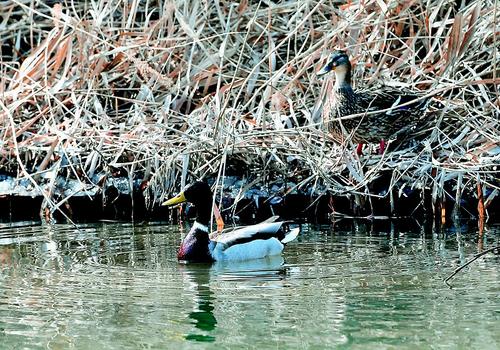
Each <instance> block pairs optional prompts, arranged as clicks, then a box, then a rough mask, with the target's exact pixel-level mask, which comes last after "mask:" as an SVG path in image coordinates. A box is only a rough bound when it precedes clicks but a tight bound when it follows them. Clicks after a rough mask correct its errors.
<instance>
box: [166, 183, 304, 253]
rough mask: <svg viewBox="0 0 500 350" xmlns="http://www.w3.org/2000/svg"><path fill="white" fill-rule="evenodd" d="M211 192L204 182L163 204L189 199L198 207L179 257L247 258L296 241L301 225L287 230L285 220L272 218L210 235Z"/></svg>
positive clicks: (277, 250) (190, 187)
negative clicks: (279, 220) (278, 220)
mask: <svg viewBox="0 0 500 350" xmlns="http://www.w3.org/2000/svg"><path fill="white" fill-rule="evenodd" d="M212 196H213V194H212V191H211V189H210V187H209V186H208V185H207V184H206V183H204V182H201V181H198V182H195V183H193V184H191V185H189V186H187V187H186V188H185V189H184V191H182V192H181V193H179V194H178V195H177V196H176V197H174V198H172V199H169V200H168V201H166V202H165V203H164V205H169V206H170V205H176V204H179V203H183V202H190V203H193V204H194V205H195V207H196V208H197V215H196V221H195V222H194V224H193V226H192V227H191V230H190V231H189V233H188V234H187V235H186V237H184V239H183V240H182V243H181V246H180V248H179V252H178V254H177V258H178V259H179V260H182V261H188V262H213V261H244V260H251V259H261V258H264V257H266V256H273V255H277V254H280V253H281V252H282V251H283V248H284V247H285V244H286V243H288V242H290V241H292V240H294V239H295V238H296V237H297V235H298V234H299V231H300V230H299V228H295V229H293V230H290V231H287V232H286V231H285V228H286V227H288V225H286V223H285V222H283V221H281V222H276V220H277V217H271V218H269V219H267V220H266V221H264V222H261V223H260V224H257V225H250V226H243V227H237V228H232V229H227V230H223V231H222V232H221V233H220V234H219V235H215V236H214V235H210V236H212V237H214V238H211V237H210V236H209V234H208V223H209V221H210V217H211V208H212Z"/></svg>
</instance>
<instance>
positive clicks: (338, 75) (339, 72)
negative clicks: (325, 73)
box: [335, 65, 352, 91]
mask: <svg viewBox="0 0 500 350" xmlns="http://www.w3.org/2000/svg"><path fill="white" fill-rule="evenodd" d="M335 89H336V90H340V91H352V87H351V67H350V66H349V65H342V66H339V67H337V68H336V69H335Z"/></svg>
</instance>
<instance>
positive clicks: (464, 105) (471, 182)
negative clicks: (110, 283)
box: [0, 1, 500, 221]
mask: <svg viewBox="0 0 500 350" xmlns="http://www.w3.org/2000/svg"><path fill="white" fill-rule="evenodd" d="M30 4H31V2H29V1H18V2H16V3H8V4H2V5H1V6H2V11H0V12H1V13H3V14H4V15H3V18H4V23H6V25H5V26H4V27H2V28H0V36H1V39H2V43H3V44H2V52H1V55H2V60H1V62H0V67H1V68H0V70H1V75H0V89H1V93H2V103H1V105H0V107H1V108H0V136H1V137H0V140H1V141H0V152H1V154H2V157H1V159H0V174H2V175H1V176H2V177H1V178H0V189H1V192H0V206H2V208H12V206H14V207H16V208H19V209H16V210H15V215H18V212H19V211H21V212H22V211H23V210H26V206H29V207H30V209H29V210H31V208H32V206H33V209H34V210H35V212H38V213H41V216H42V217H43V218H44V219H45V220H47V221H50V220H52V219H54V218H56V219H57V218H63V219H66V220H67V219H71V216H74V215H75V212H79V213H80V212H85V213H92V212H94V211H93V210H89V208H93V209H95V210H96V212H97V213H101V212H102V210H106V209H102V208H103V207H104V206H105V207H108V208H110V206H111V207H114V208H115V209H113V211H115V212H116V213H117V214H119V215H118V216H127V215H129V217H130V215H131V213H132V209H131V208H132V207H134V208H136V209H137V210H138V211H137V213H139V212H142V211H144V213H145V214H144V215H145V216H147V215H153V214H151V213H154V212H155V210H157V209H154V208H156V207H157V205H158V203H160V202H161V201H162V200H163V199H164V198H166V197H168V196H170V195H171V194H172V193H174V192H176V191H177V190H178V189H179V188H180V187H181V186H182V185H184V184H185V183H187V182H189V181H191V180H192V179H194V178H208V179H212V180H213V181H215V183H216V185H217V189H218V191H221V190H223V188H224V187H227V186H225V185H224V183H226V182H227V181H228V176H234V177H235V178H237V181H240V183H239V185H240V186H239V187H237V186H234V190H233V189H230V190H229V192H230V193H231V194H232V197H231V201H234V200H236V201H238V200H241V201H242V202H241V204H240V206H245V201H246V200H248V201H254V202H255V199H254V197H252V196H251V195H247V193H251V192H252V191H264V192H266V191H267V193H263V194H261V195H259V198H260V197H262V198H263V199H262V200H263V201H266V200H268V201H269V202H271V201H273V198H276V197H273V196H275V193H273V192H272V191H271V189H272V188H273V186H274V187H278V188H279V190H278V192H277V193H278V197H283V198H286V194H287V193H289V194H290V195H289V197H290V196H293V195H295V194H298V195H301V196H303V197H300V198H301V199H300V200H299V202H300V204H303V205H298V204H297V205H295V204H294V205H292V206H291V207H293V208H297V207H298V208H301V209H302V208H304V207H306V208H307V210H306V211H304V210H302V212H303V213H308V211H310V210H313V209H311V208H315V206H314V203H315V201H316V200H318V199H320V202H321V203H323V202H325V203H327V204H324V203H323V204H322V208H325V209H321V212H323V211H324V212H328V213H329V214H331V213H332V212H335V213H342V214H345V215H353V216H366V215H379V214H380V215H387V216H390V215H401V214H398V213H399V212H401V209H402V208H404V211H405V213H406V212H409V213H410V215H412V214H411V213H412V212H413V211H414V210H417V211H420V210H423V211H424V212H425V213H427V214H426V215H433V216H435V217H444V218H445V219H446V218H450V217H451V216H452V215H455V214H457V215H466V216H480V215H487V214H488V213H487V210H488V206H489V205H496V207H498V197H497V194H498V191H499V188H500V182H499V169H498V166H499V164H500V133H499V128H500V125H499V116H500V113H499V108H500V99H499V94H498V88H497V86H498V84H499V83H500V78H499V76H500V71H499V68H498V67H499V65H498V64H497V63H496V62H497V60H498V58H499V56H498V55H499V52H498V41H497V40H498V33H494V31H493V28H495V23H496V16H497V12H498V11H497V9H496V6H497V5H496V2H495V1H486V2H484V1H473V2H470V3H469V4H468V5H467V6H465V7H462V8H460V7H459V6H455V5H454V6H450V5H449V4H445V3H443V2H441V1H431V2H430V3H429V4H428V6H427V7H426V8H425V9H422V8H421V6H419V5H418V4H412V3H405V4H403V5H397V6H387V5H384V3H383V2H380V1H367V2H364V5H363V6H361V5H358V4H347V5H341V6H334V5H328V4H324V3H323V2H316V3H297V4H295V3H293V2H291V3H286V4H271V3H269V4H263V3H261V4H260V5H258V4H248V3H246V2H242V3H239V4H233V5H230V4H226V5H221V4H219V3H218V2H216V3H213V4H211V3H210V4H209V3H206V4H205V5H203V4H199V3H198V2H178V3H176V4H167V5H163V4H158V6H157V7H147V6H148V5H144V4H138V3H134V5H133V6H131V7H129V5H128V4H127V5H125V4H118V5H117V6H115V7H111V6H110V5H109V4H108V3H107V2H105V1H97V2H92V3H90V2H79V3H78V4H73V5H72V6H65V5H61V4H55V5H54V4H51V3H50V2H49V3H47V4H49V5H50V6H47V5H44V4H38V3H37V4H36V5H35V6H34V7H32V6H31V5H30ZM337 47H341V48H345V49H346V50H347V51H348V52H349V54H350V56H351V57H352V59H353V63H354V65H355V66H354V71H353V74H354V79H355V81H356V83H357V85H358V86H362V87H368V88H370V87H371V88H374V89H375V88H376V86H377V84H378V83H385V84H387V85H392V86H396V87H404V88H410V89H415V90H422V91H425V93H426V94H427V95H429V96H430V97H432V98H433V100H434V102H436V103H435V104H434V106H441V107H439V108H436V107H434V108H433V109H432V110H431V111H430V112H429V115H428V118H429V120H430V121H432V122H431V123H430V124H428V125H430V126H427V127H426V128H425V129H422V130H418V132H416V133H415V134H414V135H412V137H411V139H409V140H399V141H397V142H393V143H392V145H390V146H389V149H388V150H387V152H386V153H385V154H384V155H383V156H380V155H378V154H376V153H377V152H376V149H375V146H374V145H371V146H370V147H368V148H366V149H365V153H364V155H363V156H361V157H358V156H357V155H355V152H354V148H355V147H354V145H353V144H352V142H351V141H350V139H349V138H348V137H347V138H346V140H344V141H343V142H341V143H338V142H336V141H335V140H333V139H332V138H331V136H330V135H329V134H328V133H327V132H326V131H325V127H324V121H325V120H327V117H328V116H325V115H323V114H324V113H323V108H322V107H323V104H324V101H325V100H326V99H327V98H328V91H329V87H330V86H331V81H330V80H322V79H318V78H317V77H316V75H315V72H316V71H317V70H318V69H319V67H320V66H321V65H322V64H323V63H324V60H325V58H326V57H327V55H328V53H329V52H330V51H331V50H332V49H334V48H337ZM227 188H229V187H227ZM216 192H217V191H216ZM233 192H234V193H233ZM31 197H35V199H30V198H31ZM246 197H248V198H246ZM302 198H303V199H302ZM330 198H333V201H330ZM274 200H275V199H274ZM258 201H259V199H258V200H257V203H258ZM78 202H81V203H84V204H82V207H81V208H82V209H78V210H75V208H76V207H78V205H77V204H76V203H78ZM17 203H21V204H17ZM120 203H122V204H120ZM405 203H408V204H405ZM492 203H493V204H492ZM219 204H221V206H222V207H224V205H223V204H222V203H219ZM311 204H312V206H311ZM18 205H20V206H19V207H18ZM478 206H479V208H484V210H483V209H480V210H479V211H478V209H477V208H478ZM99 208H101V209H99ZM138 208H144V209H138ZM443 208H444V209H445V210H444V211H443V210H442V209H443ZM490 208H492V207H490ZM229 210H230V212H231V213H232V214H235V215H236V211H234V210H233V208H230V209H229ZM290 210H292V209H290V208H288V207H287V209H286V210H284V212H285V213H289V212H290ZM294 212H295V211H294ZM2 213H3V214H2V218H7V216H8V215H12V214H7V213H12V210H7V211H2ZM148 213H150V214H148ZM96 215H97V214H96ZM99 215H101V214H99ZM137 215H139V214H137ZM302 215H306V214H302ZM307 215H309V214H307ZM318 215H320V214H318ZM321 215H322V214H321ZM90 219H92V218H90Z"/></svg>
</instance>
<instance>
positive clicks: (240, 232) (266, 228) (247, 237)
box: [214, 221, 285, 249]
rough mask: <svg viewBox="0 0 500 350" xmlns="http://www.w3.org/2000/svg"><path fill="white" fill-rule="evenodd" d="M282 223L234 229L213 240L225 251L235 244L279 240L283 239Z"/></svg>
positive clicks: (265, 223)
mask: <svg viewBox="0 0 500 350" xmlns="http://www.w3.org/2000/svg"><path fill="white" fill-rule="evenodd" d="M283 223H284V221H278V222H262V223H260V224H256V225H250V226H241V227H235V228H233V229H232V230H231V229H228V230H224V231H223V232H222V233H221V234H220V235H219V236H218V237H216V238H214V241H215V242H217V244H222V245H224V247H225V248H226V249H227V248H229V247H231V246H233V245H236V244H243V243H247V242H250V241H254V240H257V239H264V240H265V239H269V238H272V237H275V238H277V239H279V240H281V239H283V238H285V233H284V232H283V230H281V227H282V226H283Z"/></svg>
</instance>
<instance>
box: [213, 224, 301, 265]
mask: <svg viewBox="0 0 500 350" xmlns="http://www.w3.org/2000/svg"><path fill="white" fill-rule="evenodd" d="M283 223H284V222H272V223H267V222H266V223H260V224H257V225H251V226H244V227H240V228H236V229H234V230H231V231H230V232H223V233H222V234H221V235H220V236H219V237H217V238H215V239H214V240H212V241H211V242H213V244H212V249H211V250H210V254H211V256H212V257H213V259H214V260H215V261H244V260H251V259H261V258H265V257H266V256H273V255H278V254H281V252H282V251H283V249H284V248H285V244H286V243H287V242H290V241H292V240H294V239H295V238H296V237H297V235H298V234H299V231H300V230H299V228H295V229H293V230H290V231H289V232H286V233H285V232H283V230H282V229H281V228H282V226H283Z"/></svg>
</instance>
